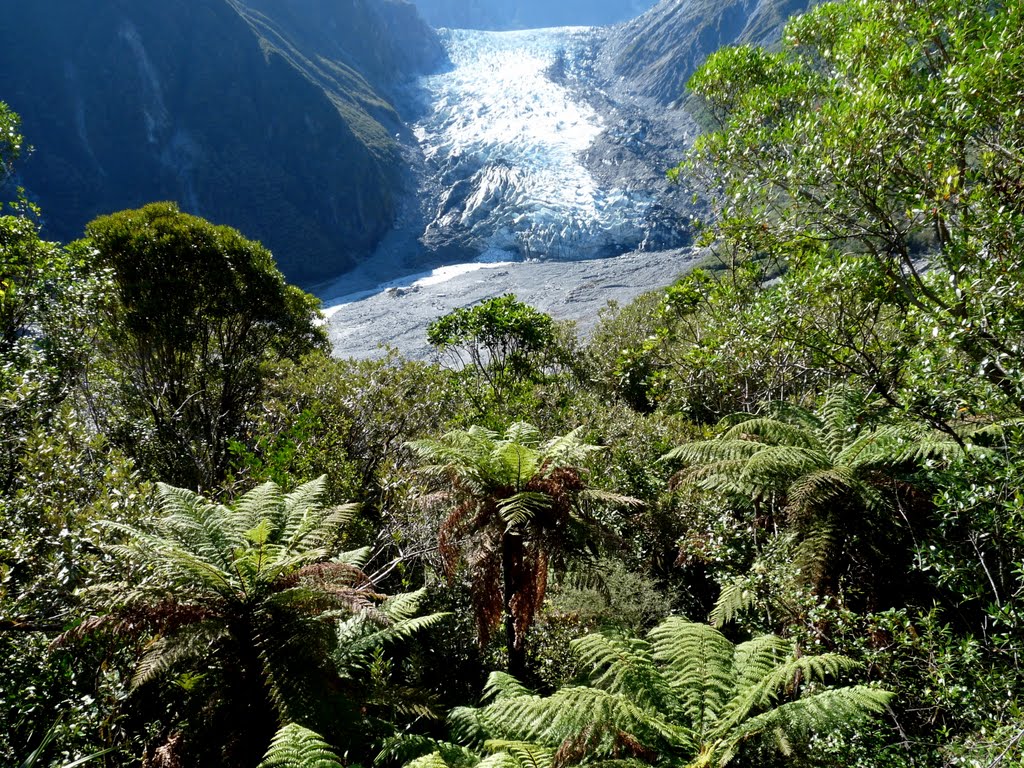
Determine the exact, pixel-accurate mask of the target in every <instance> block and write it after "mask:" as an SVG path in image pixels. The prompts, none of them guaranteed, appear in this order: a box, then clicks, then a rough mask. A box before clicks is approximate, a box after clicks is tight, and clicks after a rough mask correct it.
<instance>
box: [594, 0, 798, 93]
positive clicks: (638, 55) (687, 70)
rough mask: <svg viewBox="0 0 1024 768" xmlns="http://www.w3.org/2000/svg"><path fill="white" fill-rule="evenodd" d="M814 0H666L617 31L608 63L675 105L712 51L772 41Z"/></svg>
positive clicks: (633, 85)
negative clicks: (787, 20)
mask: <svg viewBox="0 0 1024 768" xmlns="http://www.w3.org/2000/svg"><path fill="white" fill-rule="evenodd" d="M814 1H815V0H662V2H660V3H658V4H657V5H656V6H655V7H654V8H652V9H650V10H649V11H648V12H647V13H645V14H643V15H642V16H639V17H638V18H636V19H634V20H632V21H630V22H628V23H626V24H624V25H622V26H621V27H618V28H617V29H616V30H614V31H613V32H612V34H611V35H610V36H609V39H608V42H607V43H606V45H605V50H604V57H605V63H606V66H607V68H608V70H609V71H610V74H611V75H612V76H613V77H616V78H625V80H626V81H627V83H628V87H629V88H630V89H631V90H633V91H634V92H635V93H638V94H640V95H643V96H649V97H652V98H654V99H656V100H657V101H658V102H659V103H660V104H672V103H674V102H676V101H678V100H679V99H680V98H681V97H682V96H683V95H684V92H685V90H686V81H687V80H689V79H690V76H691V75H692V74H693V73H694V71H696V69H697V67H699V66H700V64H701V63H702V62H703V61H704V59H706V58H707V57H708V56H709V55H711V54H712V53H714V52H715V51H716V50H718V49H719V48H721V47H723V46H726V45H737V44H741V43H757V44H770V43H772V42H773V41H774V40H776V39H778V36H779V33H780V31H781V29H782V26H783V24H784V23H785V21H786V19H787V18H789V17H790V16H792V15H793V14H796V13H801V12H803V11H806V10H807V9H808V8H809V7H810V6H811V5H813V4H814Z"/></svg>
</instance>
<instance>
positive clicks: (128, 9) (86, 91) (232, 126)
mask: <svg viewBox="0 0 1024 768" xmlns="http://www.w3.org/2000/svg"><path fill="white" fill-rule="evenodd" d="M6 5H7V6H8V7H7V8H5V17H4V18H5V23H4V25H3V26H2V27H0V99H3V100H5V101H7V102H8V103H9V104H10V105H11V107H12V108H13V109H15V110H16V111H18V112H19V113H21V115H22V118H23V127H24V132H25V134H26V136H27V137H28V139H29V140H30V142H31V143H32V144H33V145H34V147H35V152H34V153H33V154H32V156H31V157H30V158H29V159H28V160H27V161H25V162H24V163H23V164H22V166H21V172H22V176H21V178H20V179H19V181H20V183H22V184H24V185H25V186H26V187H27V189H28V190H29V193H30V195H31V196H32V197H34V198H36V199H38V201H39V202H40V203H41V205H42V208H43V211H44V215H45V217H46V220H45V227H46V234H47V235H48V236H50V237H53V238H56V239H61V240H68V239H72V238H75V237H78V236H80V235H81V232H82V228H83V226H84V224H85V223H86V222H87V221H89V220H90V219H91V218H93V217H94V216H96V215H98V214H102V213H108V212H110V211H113V210H118V209H122V208H128V207H135V206H139V205H142V204H144V203H146V202H150V201H153V200H161V199H166V200H175V201H178V202H179V203H180V204H181V206H182V207H183V208H184V209H186V210H188V211H189V212H193V213H197V214H199V215H202V216H205V217H207V218H209V219H211V220H213V221H216V222H218V223H224V224H230V225H232V226H235V227H238V228H239V229H241V230H242V231H243V232H244V233H245V234H246V235H247V236H249V237H253V238H257V239H260V240H262V241H263V242H264V243H265V244H267V245H268V246H269V247H270V248H271V249H272V250H273V251H274V253H275V255H276V256H277V258H278V261H279V263H280V264H281V267H282V269H283V270H284V271H285V272H286V274H287V275H288V276H289V277H290V278H292V279H293V280H297V281H300V282H309V281H313V280H316V279H320V278H324V277H328V276H331V275H334V274H337V273H338V272H341V271H343V270H344V269H347V268H349V267H351V266H352V265H353V264H355V263H356V262H358V261H359V260H360V259H362V258H365V256H366V255H367V254H368V253H369V252H370V251H371V250H372V248H373V247H374V245H375V243H376V242H377V240H378V239H379V238H380V236H381V235H382V234H383V233H384V232H385V231H386V230H387V229H388V228H389V227H390V224H391V221H392V218H393V213H394V206H395V203H394V199H395V194H396V190H398V189H399V188H400V187H401V185H402V182H403V177H404V173H405V169H404V163H403V161H402V158H401V153H400V151H399V147H398V144H397V142H396V139H395V134H396V133H400V132H401V130H402V127H401V122H400V120H399V119H398V116H397V114H396V113H395V110H394V108H393V107H392V105H391V104H390V102H389V100H388V98H387V91H388V88H389V87H391V86H392V85H393V84H395V83H397V82H398V81H400V80H402V79H408V78H409V77H411V76H413V75H415V74H416V73H418V72H421V71H423V70H425V69H428V68H430V67H432V66H434V65H436V64H437V63H438V62H439V60H440V59H441V57H442V56H443V54H442V51H441V48H440V45H439V44H438V41H437V39H436V37H435V36H434V35H433V33H432V31H431V30H429V28H427V27H426V25H425V24H424V23H423V22H422V21H421V20H420V19H419V18H418V16H417V15H416V13H415V11H414V9H413V8H412V7H411V6H409V5H408V4H407V3H404V2H397V1H395V0H344V1H343V2H327V0H177V2H174V3H168V2H165V0H50V2H47V3H8V4H6ZM332 30H333V31H336V32H337V34H332Z"/></svg>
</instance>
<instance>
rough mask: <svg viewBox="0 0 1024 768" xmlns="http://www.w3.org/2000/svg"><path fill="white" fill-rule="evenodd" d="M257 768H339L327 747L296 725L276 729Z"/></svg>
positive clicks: (312, 734) (338, 761)
mask: <svg viewBox="0 0 1024 768" xmlns="http://www.w3.org/2000/svg"><path fill="white" fill-rule="evenodd" d="M258 768H342V764H341V761H340V760H339V759H338V756H337V755H336V754H334V752H333V750H332V749H331V747H330V745H329V744H328V743H327V742H326V741H324V739H323V737H322V736H320V734H318V733H316V732H315V731H311V730H309V729H308V728H304V727H303V726H301V725H299V724H297V723H289V724H288V725H286V726H284V727H283V728H281V729H279V730H278V732H277V733H276V734H275V735H274V738H273V740H272V741H271V742H270V747H269V748H268V749H267V752H266V754H265V755H264V756H263V762H261V763H260V764H259V767H258Z"/></svg>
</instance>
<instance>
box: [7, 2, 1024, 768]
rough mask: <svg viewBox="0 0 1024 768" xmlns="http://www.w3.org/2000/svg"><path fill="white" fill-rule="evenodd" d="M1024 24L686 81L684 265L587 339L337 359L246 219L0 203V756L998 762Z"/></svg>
mask: <svg viewBox="0 0 1024 768" xmlns="http://www.w3.org/2000/svg"><path fill="white" fill-rule="evenodd" d="M1022 26H1024V6H1022V5H1021V3H1019V2H988V1H987V0H986V2H981V1H980V0H978V1H977V2H975V1H974V0H971V1H969V2H952V0H899V1H898V2H882V0H844V1H843V2H836V3H827V4H823V5H820V6H818V7H817V8H816V9H815V10H814V11H812V12H811V13H809V14H807V15H806V16H803V17H800V18H797V19H794V20H793V21H791V22H790V24H789V25H788V27H787V31H786V35H785V37H784V41H783V45H782V47H781V48H780V49H778V50H773V51H767V50H763V49H760V48H754V47H741V48H736V49H731V50H723V51H720V52H719V53H717V54H715V55H714V56H712V57H711V59H710V60H709V61H708V62H707V64H706V65H705V66H704V67H703V68H702V69H701V70H699V71H698V72H697V74H696V75H695V76H694V79H693V81H692V89H693V94H694V95H693V99H692V100H691V106H693V105H694V104H696V103H697V102H698V101H699V102H700V105H701V106H700V109H699V110H695V111H697V112H699V113H700V114H702V115H704V116H705V117H706V119H707V120H708V121H709V124H708V126H707V128H708V130H707V132H706V133H705V134H704V135H703V137H702V138H701V139H700V140H699V141H698V143H697V145H696V147H695V148H694V150H693V152H692V153H691V154H690V155H689V156H688V157H687V158H686V159H685V160H684V162H683V164H682V165H681V166H680V167H679V168H678V169H677V170H676V171H674V174H673V175H674V176H675V177H676V178H677V180H678V181H680V183H687V184H693V185H694V186H695V187H697V191H698V192H702V193H704V194H706V195H707V196H708V199H709V200H710V201H711V202H712V207H713V208H714V209H715V217H714V219H713V220H712V221H709V222H708V223H707V225H706V227H705V228H704V240H705V247H706V249H707V253H708V258H707V259H706V260H705V262H704V263H703V265H702V268H701V269H700V270H696V271H694V272H692V273H691V274H690V275H688V276H686V277H684V278H682V279H680V280H679V281H678V282H677V283H675V284H674V285H672V286H670V287H669V288H667V289H666V290H665V291H662V292H657V293H654V294H650V295H647V296H644V297H641V298H640V299H639V300H637V301H636V302H634V303H633V304H631V305H629V306H625V307H610V308H609V309H608V310H606V311H605V312H604V313H603V315H602V317H601V319H600V323H599V326H598V328H597V329H596V331H595V332H594V334H593V335H592V336H591V338H590V339H589V340H588V341H586V342H580V341H577V340H575V339H574V338H573V337H572V335H571V334H570V333H569V331H568V329H566V328H564V327H562V326H560V325H559V324H557V323H555V322H554V321H552V319H551V318H549V317H547V316H546V315H544V314H542V313H540V312H538V311H537V310H535V309H533V308H531V307H528V306H526V305H524V304H522V303H521V302H519V301H517V300H516V299H515V298H514V297H512V296H505V297H501V298H499V299H495V300H492V301H490V302H486V303H484V304H482V305H480V306H476V307H470V308H466V309H462V310H459V311H457V312H455V313H452V314H451V315H448V316H446V317H443V318H439V319H438V321H437V322H436V323H434V324H433V325H432V326H431V328H430V329H429V331H428V335H429V339H430V341H431V343H432V344H434V345H435V346H436V348H437V349H438V351H439V358H441V359H444V361H445V362H446V363H447V365H441V364H434V363H424V362H411V361H406V360H403V359H402V358H401V357H400V356H399V355H397V354H396V353H389V354H387V355H385V356H384V357H383V359H380V360H376V361H362V362H357V361H351V360H338V359H332V358H330V357H328V356H327V355H326V354H325V353H324V350H323V349H322V346H323V340H322V336H321V333H320V331H319V329H318V326H317V325H316V313H315V304H314V302H313V300H312V299H311V298H310V297H308V296H306V295H305V294H303V293H301V292H300V291H298V290H297V289H295V288H292V287H290V286H288V285H287V284H286V283H285V282H284V280H283V279H282V278H281V276H280V274H279V273H278V272H277V271H276V269H275V268H274V266H273V261H272V259H271V256H270V254H269V253H268V252H267V251H265V250H264V249H263V248H262V247H261V246H259V245H258V244H256V243H253V242H251V241H248V240H246V239H244V238H243V237H242V236H241V235H239V234H238V233H237V232H235V231H233V230H230V229H226V228H222V227H217V226H214V225H212V224H210V223H208V222H205V221H202V220H201V219H196V218H194V217H189V216H184V215H183V214H181V213H180V212H179V211H178V210H177V209H176V208H175V207H174V206H173V205H170V204H156V205H151V206H147V207H145V208H143V209H140V210H137V211H126V212H122V213H119V214H114V215H112V216H109V217H104V218H101V219H98V220H97V221H95V222H94V223H93V224H91V225H90V226H89V228H88V230H87V232H86V233H85V234H86V238H85V239H84V240H82V241H79V242H77V243H73V244H70V245H67V246H62V245H60V244H56V243H47V242H44V241H42V240H41V239H40V237H39V218H38V217H39V212H38V211H36V210H35V209H34V208H33V206H32V205H30V204H28V203H26V202H24V201H21V202H16V203H14V204H13V205H9V206H8V207H7V208H6V210H5V211H4V212H3V215H2V216H0V256H2V261H0V324H2V325H0V429H2V432H0V448H2V453H0V661H2V663H0V723H2V724H3V726H4V727H3V728H0V762H2V763H4V764H12V765H17V764H23V765H44V764H47V765H64V764H67V763H72V762H74V761H76V760H80V759H84V758H88V759H91V760H93V761H96V762H99V761H103V762H104V764H105V765H106V766H109V767H113V766H128V765H138V764H140V763H141V764H142V765H144V766H150V767H151V768H157V767H161V768H173V767H174V766H182V765H201V766H205V765H228V766H242V767H246V766H248V767H250V768H251V767H253V766H257V765H261V764H262V765H266V766H274V765H311V766H312V765H322V766H334V765H353V766H354V765H369V764H371V763H374V762H375V763H376V764H377V765H380V766H382V767H390V766H396V765H399V764H402V763H410V764H411V765H414V766H417V768H446V767H447V768H472V767H473V766H476V765H478V764H486V765H487V766H488V767H489V768H496V767H500V768H562V766H568V765H573V764H590V763H610V764H615V765H619V766H637V767H639V766H643V765H654V766H662V765H665V766H668V765H688V766H702V767H705V768H706V767H709V766H715V765H717V766H722V765H726V764H730V765H737V766H769V767H771V766H782V765H792V766H822V767H825V766H855V767H858V768H874V767H875V766H885V768H904V767H906V768H910V767H911V766H913V767H914V768H954V767H960V766H963V767H970V768H981V767H982V766H984V767H985V768H1009V766H1013V765H1019V764H1021V762H1022V760H1024V707H1022V704H1021V702H1022V696H1024V683H1022V680H1024V674H1022V669H1021V666H1022V663H1024V660H1022V658H1021V649H1022V648H1024V493H1022V491H1021V487H1022V481H1024V454H1022V450H1021V445H1022V430H1024V385H1022V381H1024V368H1022V367H1021V362H1020V361H1021V354H1020V351H1021V344H1022V340H1024V335H1022V334H1024V304H1022V301H1021V290H1022V288H1021V287H1022V285H1024V274H1022V265H1024V261H1022V260H1024V208H1022V204H1021V200H1022V191H1024V186H1022V185H1024V134H1022V133H1021V126H1022V125H1024V123H1022V122H1021V119H1020V117H1021V114H1020V112H1021V104H1024V79H1022V77H1024V76H1022V73H1024V41H1022V39H1021V37H1020V34H1019V32H1020V29H1021V27H1022ZM22 144H23V142H22V139H21V136H20V134H19V127H18V121H17V117H16V116H15V115H13V114H12V113H11V112H10V111H9V110H8V109H7V108H6V107H3V106H2V105H0V163H2V166H3V170H2V173H3V174H4V175H5V176H6V175H8V174H10V173H11V172H12V171H11V169H12V168H13V167H14V166H13V163H14V162H15V161H16V160H17V156H18V154H19V152H20V151H21V147H22ZM460 356H461V359H460ZM526 422H529V423H526ZM176 486H186V487H188V488H189V490H185V489H184V488H180V487H176ZM200 493H202V494H203V495H200ZM346 502H356V503H357V505H358V506H356V505H347V504H346ZM339 505H342V506H340V507H339ZM389 595H390V597H389ZM499 626H503V628H504V631H503V632H499V631H495V630H496V629H497V628H498V627H499ZM499 669H507V670H511V671H512V672H514V676H510V675H509V674H507V673H506V672H504V671H500V672H499V671H496V670H499ZM488 680H489V682H487V681H488ZM261 761H262V762H261Z"/></svg>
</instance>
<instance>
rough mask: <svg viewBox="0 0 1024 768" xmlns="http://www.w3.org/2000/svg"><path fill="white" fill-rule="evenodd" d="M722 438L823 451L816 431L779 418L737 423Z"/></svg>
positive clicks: (724, 439) (723, 439)
mask: <svg viewBox="0 0 1024 768" xmlns="http://www.w3.org/2000/svg"><path fill="white" fill-rule="evenodd" d="M720 440H722V441H727V440H747V441H753V442H757V443H761V444H767V445H787V446H790V447H792V448H804V449H806V450H809V451H818V452H821V450H822V445H821V443H820V442H818V439H817V437H816V436H815V434H814V431H812V430H808V429H807V428H806V426H803V425H796V424H790V423H787V422H785V421H779V420H778V419H767V418H756V419H748V420H747V421H744V422H741V423H740V424H736V425H735V426H732V427H730V428H729V429H727V430H726V431H725V432H724V433H723V434H722V436H721V438H720Z"/></svg>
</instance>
